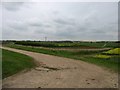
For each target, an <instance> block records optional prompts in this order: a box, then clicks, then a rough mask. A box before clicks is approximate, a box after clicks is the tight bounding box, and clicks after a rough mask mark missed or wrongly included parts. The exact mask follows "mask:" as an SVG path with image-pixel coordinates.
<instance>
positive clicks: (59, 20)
mask: <svg viewBox="0 0 120 90" xmlns="http://www.w3.org/2000/svg"><path fill="white" fill-rule="evenodd" d="M54 22H55V23H57V24H64V25H74V24H75V22H74V21H73V20H72V19H67V18H66V17H65V18H63V19H62V18H57V19H54Z"/></svg>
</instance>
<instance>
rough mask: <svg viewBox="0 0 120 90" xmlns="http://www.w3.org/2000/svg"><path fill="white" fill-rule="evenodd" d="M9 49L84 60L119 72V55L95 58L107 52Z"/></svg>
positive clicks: (22, 47)
mask: <svg viewBox="0 0 120 90" xmlns="http://www.w3.org/2000/svg"><path fill="white" fill-rule="evenodd" d="M9 47H12V48H16V49H22V50H27V51H32V52H37V53H44V54H50V55H56V56H61V57H67V58H72V59H76V60H82V61H85V62H89V63H93V64H96V65H99V66H103V67H106V68H108V69H110V70H113V71H117V70H118V63H119V61H118V59H120V57H118V56H117V55H113V56H111V57H109V58H99V57H95V56H96V55H100V54H102V53H103V52H105V51H88V50H86V51H79V52H72V51H64V50H49V49H43V48H34V47H27V46H18V45H9Z"/></svg>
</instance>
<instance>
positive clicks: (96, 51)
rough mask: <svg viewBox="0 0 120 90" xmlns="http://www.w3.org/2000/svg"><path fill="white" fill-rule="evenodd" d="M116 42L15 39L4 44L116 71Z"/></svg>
mask: <svg viewBox="0 0 120 90" xmlns="http://www.w3.org/2000/svg"><path fill="white" fill-rule="evenodd" d="M118 44H119V43H118V42H40V41H39V42H38V41H15V42H12V43H9V44H6V46H8V47H11V48H16V49H22V50H26V51H32V52H37V53H44V54H50V55H55V56H61V57H66V58H72V59H76V60H82V61H85V62H89V63H93V64H96V65H99V66H102V67H105V68H107V69H109V70H112V71H118V64H119V59H120V56H119V53H118V51H119V50H120V48H119V45H118ZM51 48H52V49H51ZM106 48H107V49H106ZM67 49H69V50H67ZM71 49H74V50H71Z"/></svg>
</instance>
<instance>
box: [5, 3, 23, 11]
mask: <svg viewBox="0 0 120 90" xmlns="http://www.w3.org/2000/svg"><path fill="white" fill-rule="evenodd" d="M23 4H24V2H4V3H3V7H4V8H5V9H6V10H9V11H17V10H18V9H20V7H21V6H22V5H23Z"/></svg>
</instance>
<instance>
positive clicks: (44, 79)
mask: <svg viewBox="0 0 120 90" xmlns="http://www.w3.org/2000/svg"><path fill="white" fill-rule="evenodd" d="M2 48H4V49H7V50H11V51H15V52H19V53H22V54H25V55H28V56H31V57H33V58H34V59H35V60H36V61H37V62H38V63H39V66H38V67H36V68H34V69H31V70H30V71H26V72H21V73H19V74H16V75H13V76H11V77H8V78H6V79H4V80H3V88H117V87H118V74H117V73H112V72H109V71H108V70H105V69H103V68H101V67H99V66H96V65H94V64H90V63H86V62H83V61H80V60H79V61H78V60H73V59H68V58H63V57H58V56H52V55H46V54H41V53H35V52H29V51H24V50H17V49H12V48H8V47H2Z"/></svg>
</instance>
